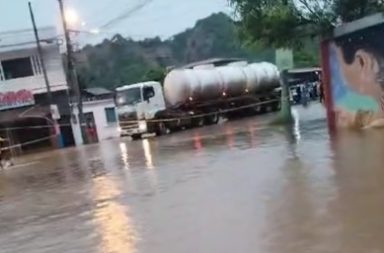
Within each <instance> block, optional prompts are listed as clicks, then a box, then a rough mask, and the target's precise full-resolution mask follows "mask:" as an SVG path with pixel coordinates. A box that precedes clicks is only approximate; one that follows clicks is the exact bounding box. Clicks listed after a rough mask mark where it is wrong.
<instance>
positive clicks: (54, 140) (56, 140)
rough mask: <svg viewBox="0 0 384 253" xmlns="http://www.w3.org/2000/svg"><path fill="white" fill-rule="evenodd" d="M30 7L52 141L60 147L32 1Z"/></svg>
mask: <svg viewBox="0 0 384 253" xmlns="http://www.w3.org/2000/svg"><path fill="white" fill-rule="evenodd" d="M28 7H29V13H30V14H31V21H32V26H33V32H34V34H35V40H36V46H37V53H38V55H39V60H40V65H41V69H42V71H43V76H44V82H45V87H46V89H47V102H48V106H49V111H50V112H51V113H50V115H51V117H52V127H53V128H52V129H51V131H52V133H53V134H55V137H53V139H52V143H53V145H54V146H55V147H60V144H59V143H61V139H62V136H61V132H60V126H59V125H58V123H57V120H56V119H54V117H53V115H52V105H53V100H52V92H51V86H50V84H49V79H48V74H47V68H46V66H45V59H44V54H43V49H42V47H41V44H40V37H39V32H38V30H37V26H36V20H35V15H34V13H33V10H32V4H31V2H30V1H28ZM47 123H48V122H47Z"/></svg>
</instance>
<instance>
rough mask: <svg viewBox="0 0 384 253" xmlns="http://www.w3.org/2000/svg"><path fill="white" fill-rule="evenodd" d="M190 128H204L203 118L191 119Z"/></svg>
mask: <svg viewBox="0 0 384 253" xmlns="http://www.w3.org/2000/svg"><path fill="white" fill-rule="evenodd" d="M192 126H193V127H202V126H204V118H203V117H197V118H194V119H192Z"/></svg>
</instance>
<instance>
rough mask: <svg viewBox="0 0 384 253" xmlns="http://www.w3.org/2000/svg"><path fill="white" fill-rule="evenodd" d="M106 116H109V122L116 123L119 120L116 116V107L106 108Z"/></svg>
mask: <svg viewBox="0 0 384 253" xmlns="http://www.w3.org/2000/svg"><path fill="white" fill-rule="evenodd" d="M105 117H106V118H107V122H108V123H116V122H117V117H116V112H115V108H113V107H111V108H105Z"/></svg>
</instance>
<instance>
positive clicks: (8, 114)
mask: <svg viewBox="0 0 384 253" xmlns="http://www.w3.org/2000/svg"><path fill="white" fill-rule="evenodd" d="M49 113H50V110H49V107H47V106H40V105H36V106H29V107H22V108H17V109H11V110H6V111H0V124H4V123H12V122H16V121H22V120H26V119H28V118H46V117H47V115H49Z"/></svg>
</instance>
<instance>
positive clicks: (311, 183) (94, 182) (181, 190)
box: [0, 105, 384, 253]
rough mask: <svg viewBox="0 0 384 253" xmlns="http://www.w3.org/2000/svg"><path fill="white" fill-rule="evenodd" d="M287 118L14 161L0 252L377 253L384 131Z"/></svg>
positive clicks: (3, 191)
mask: <svg viewBox="0 0 384 253" xmlns="http://www.w3.org/2000/svg"><path fill="white" fill-rule="evenodd" d="M296 111H297V114H298V115H299V118H300V119H299V122H298V124H296V125H295V126H294V127H292V128H289V129H288V128H284V127H271V126H268V125H267V124H266V122H267V121H268V120H269V116H266V117H254V118H247V119H243V120H238V121H232V122H225V123H222V124H220V125H217V126H212V127H205V128H200V129H195V130H189V131H184V132H180V133H175V134H171V135H168V136H164V137H161V138H153V139H146V140H142V141H137V142H131V141H129V140H111V141H107V142H104V143H102V144H98V145H90V146H85V147H81V148H73V149H67V150H61V151H54V152H49V153H43V154H38V155H34V156H27V157H23V158H20V159H18V160H17V161H16V165H15V166H14V167H12V168H8V169H6V170H4V171H2V172H0V252H2V253H8V252H18V253H24V252H28V253H37V252H38V253H43V252H47V253H48V252H49V253H56V252H60V253H61V252H100V253H112V252H116V253H119V252H124V253H131V252H156V253H157V252H158V253H162V252H164V253H170V252H177V253H179V252H183V253H184V252H191V253H192V252H262V253H264V252H271V253H301V252H311V253H317V252H318V253H324V252H330V253H331V252H332V253H334V252H348V253H355V252H356V253H361V252H365V253H366V252H368V253H379V252H384V236H383V234H382V233H383V231H384V219H383V213H384V166H383V165H384V153H383V151H384V132H383V131H366V132H345V133H342V134H340V133H339V134H338V135H335V136H332V138H331V137H330V136H329V134H328V131H327V128H326V121H325V116H324V115H325V113H324V110H323V108H322V107H321V106H319V105H313V106H311V107H309V108H307V109H304V108H297V109H296Z"/></svg>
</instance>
